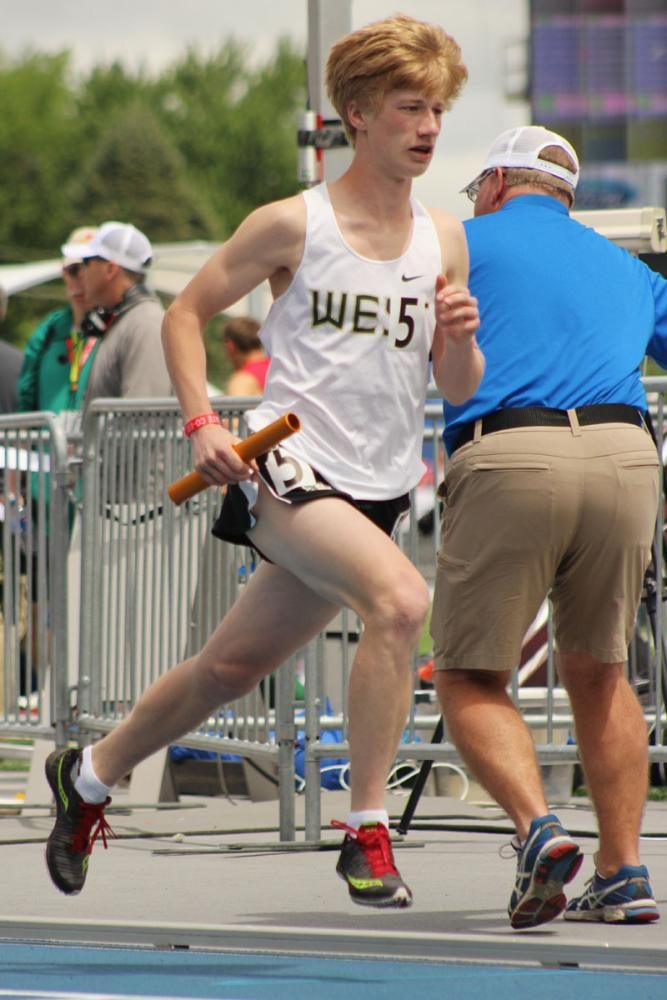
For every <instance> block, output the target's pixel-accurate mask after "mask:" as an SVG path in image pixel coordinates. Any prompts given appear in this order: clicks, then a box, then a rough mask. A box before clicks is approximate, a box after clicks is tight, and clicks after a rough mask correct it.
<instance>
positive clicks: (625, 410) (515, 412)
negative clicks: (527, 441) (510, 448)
mask: <svg viewBox="0 0 667 1000" xmlns="http://www.w3.org/2000/svg"><path fill="white" fill-rule="evenodd" d="M574 412H575V413H576V414H577V420H578V421H579V423H580V424H581V425H582V426H586V425H589V426H590V425H591V424H635V425H636V426H637V427H643V426H644V417H643V415H642V413H641V412H640V411H639V410H638V409H637V408H636V407H634V406H627V405H626V404H625V403H598V404H597V405H595V406H579V407H577V408H576V409H575V411H574ZM481 419H482V434H493V432H494V431H507V430H511V429H512V428H514V427H569V425H570V418H569V417H568V415H567V410H555V409H552V408H551V407H548V406H525V407H516V408H510V409H508V410H497V411H496V412H495V413H489V414H488V416H486V417H482V418H481ZM475 423H476V421H475V420H471V421H470V423H467V424H463V426H462V427H461V429H460V430H459V432H458V435H457V437H456V439H455V441H454V447H453V448H452V454H453V453H454V452H455V451H456V449H457V448H460V447H461V445H463V444H466V443H467V442H468V441H472V439H473V436H474V434H475Z"/></svg>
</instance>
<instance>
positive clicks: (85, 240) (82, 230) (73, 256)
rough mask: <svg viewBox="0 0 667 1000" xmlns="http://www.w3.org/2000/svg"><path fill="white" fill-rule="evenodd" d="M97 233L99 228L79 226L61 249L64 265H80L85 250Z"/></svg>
mask: <svg viewBox="0 0 667 1000" xmlns="http://www.w3.org/2000/svg"><path fill="white" fill-rule="evenodd" d="M96 232H97V226H79V227H78V228H77V229H73V230H72V232H71V233H70V234H69V236H68V237H67V241H66V242H65V243H64V244H63V246H62V247H61V248H60V249H61V252H62V255H63V257H64V261H63V263H64V264H78V263H80V262H81V260H82V256H81V253H82V250H83V248H84V247H86V246H87V245H88V244H89V243H90V241H91V240H92V238H93V236H94V235H95V233H96ZM65 251H67V252H65Z"/></svg>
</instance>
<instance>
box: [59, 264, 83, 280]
mask: <svg viewBox="0 0 667 1000" xmlns="http://www.w3.org/2000/svg"><path fill="white" fill-rule="evenodd" d="M82 267H83V264H65V266H64V267H63V273H64V274H69V276H70V278H78V277H79V275H80V274H81V269H82Z"/></svg>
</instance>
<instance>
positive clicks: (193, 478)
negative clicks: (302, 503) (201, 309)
mask: <svg viewBox="0 0 667 1000" xmlns="http://www.w3.org/2000/svg"><path fill="white" fill-rule="evenodd" d="M300 427H301V421H300V420H299V418H298V417H297V415H296V413H285V414H283V416H282V417H278V419H277V420H274V421H272V423H270V424H267V425H266V427H262V429H261V431H255V433H254V434H249V435H248V437H247V438H244V440H243V441H239V442H238V444H235V445H233V446H232V447H233V448H234V451H235V452H236V454H237V455H239V456H240V457H241V458H242V459H243V461H244V462H250V461H251V460H252V459H253V458H257V456H258V455H264V454H265V453H266V452H267V451H269V450H270V449H271V448H273V447H274V446H275V445H277V444H278V443H279V442H280V441H284V439H285V438H286V437H289V436H290V434H294V432H295V431H298V430H299V428H300ZM209 486H210V483H207V482H206V480H205V479H204V478H203V477H202V476H201V475H200V474H199V473H198V472H188V474H187V476H183V477H182V478H181V479H177V480H176V482H174V483H171V485H170V486H168V487H167V493H168V494H169V498H170V500H172V501H173V502H174V503H175V504H182V503H184V501H185V500H189V499H190V497H193V496H195V494H196V493H201V491H202V490H205V489H207V488H208V487H209Z"/></svg>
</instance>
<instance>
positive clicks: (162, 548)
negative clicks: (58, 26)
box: [70, 399, 294, 839]
mask: <svg viewBox="0 0 667 1000" xmlns="http://www.w3.org/2000/svg"><path fill="white" fill-rule="evenodd" d="M212 405H213V406H215V407H216V409H217V410H218V412H219V413H220V415H221V417H222V418H223V419H224V420H225V421H226V422H227V423H228V425H229V426H230V427H231V428H232V429H234V431H235V432H236V433H238V434H239V436H245V434H246V427H245V423H244V416H243V415H244V412H245V410H246V409H247V408H248V405H249V402H247V401H245V402H244V401H243V400H234V402H233V403H232V401H231V400H229V399H227V400H218V401H217V405H216V400H212ZM190 461H191V458H190V445H189V443H188V441H187V440H185V439H184V437H183V434H182V418H181V415H180V410H179V408H178V405H177V403H176V401H175V400H173V399H171V400H148V401H146V400H143V401H141V402H138V401H136V400H96V401H95V402H94V403H93V404H92V406H91V407H90V409H89V412H88V415H87V418H86V424H85V427H84V443H83V503H82V507H81V524H80V529H81V531H80V552H81V595H82V596H81V622H80V647H79V656H78V662H79V664H80V668H79V669H77V668H76V666H75V665H73V669H72V673H71V677H70V681H71V682H74V683H76V686H77V690H78V694H77V711H76V726H77V729H78V730H79V732H80V734H82V735H83V736H84V738H86V737H88V738H89V737H90V736H92V735H94V734H100V733H104V732H108V731H109V730H111V729H112V728H113V727H114V726H115V725H116V724H117V723H118V722H119V721H120V720H121V719H123V718H124V717H125V716H126V715H127V713H128V712H129V710H130V709H131V708H132V706H133V705H134V704H136V701H137V699H138V698H139V697H140V695H141V694H142V693H143V692H144V691H145V690H146V689H147V688H148V687H149V686H150V685H151V684H152V683H153V682H154V681H155V680H156V679H157V678H158V677H159V676H160V675H161V674H163V673H165V672H166V671H167V670H168V669H169V668H170V667H172V666H174V665H175V664H176V663H178V662H179V661H181V660H183V659H186V658H187V657H188V656H191V655H193V654H194V653H195V652H197V651H198V650H199V649H200V648H201V647H202V646H203V645H204V642H205V641H206V638H207V637H208V636H209V635H210V633H211V632H212V631H213V630H214V629H215V627H216V626H217V625H218V623H219V621H220V619H221V618H222V617H223V615H224V614H225V612H226V611H227V610H228V609H229V607H230V606H231V604H232V603H233V601H234V600H235V598H236V596H237V592H238V588H239V587H241V586H243V585H244V583H245V581H246V580H247V579H248V577H249V576H250V574H251V573H252V570H253V568H254V561H253V555H252V553H251V552H250V550H248V549H247V548H245V547H240V546H233V545H228V544H223V543H221V542H220V541H218V540H217V539H215V538H213V537H212V536H211V528H212V525H213V522H214V520H215V518H216V515H217V513H218V511H219V507H220V499H221V498H220V492H219V491H216V490H214V489H208V490H204V491H203V492H201V493H199V494H198V495H197V496H195V497H194V498H192V499H191V500H188V501H186V502H185V503H184V504H182V505H181V506H176V505H174V504H173V503H171V501H170V500H169V499H168V496H167V492H166V489H167V486H168V484H169V483H170V482H173V481H174V480H176V479H178V478H180V477H181V476H183V475H184V474H185V473H186V472H188V471H189V463H190ZM78 541H79V535H78V534H77V532H76V531H75V534H74V537H73V545H76V544H77V543H78ZM293 672H294V666H293V663H288V664H286V665H285V666H283V667H282V668H281V670H279V671H278V672H277V675H276V676H275V677H273V678H267V679H266V680H265V681H264V682H263V683H262V684H261V685H260V686H259V687H258V688H257V689H256V690H255V691H254V692H252V693H251V694H249V695H247V696H246V697H244V698H243V699H240V700H239V701H237V702H234V703H233V704H230V705H226V706H225V707H224V708H222V709H221V710H220V711H219V712H217V713H214V714H212V715H211V717H210V718H209V719H207V720H206V722H205V723H204V724H203V725H202V726H201V727H199V729H198V730H197V731H196V732H193V733H188V734H187V735H185V736H184V737H183V739H182V740H179V744H180V745H182V746H183V747H185V748H189V749H194V750H208V751H213V752H214V753H215V754H234V755H240V756H241V757H242V758H246V759H248V758H249V759H251V760H257V759H259V763H260V765H263V766H264V767H265V768H266V767H267V766H268V767H269V773H270V774H273V775H275V777H276V781H277V784H278V795H279V797H280V802H281V805H280V813H281V834H284V837H285V839H287V838H288V837H290V836H293V828H294V816H293V810H294V791H293V790H294V762H293V746H294V723H293V698H294V689H293V683H292V684H291V688H290V686H289V682H290V678H291V677H292V676H293ZM286 685H287V686H286Z"/></svg>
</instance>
